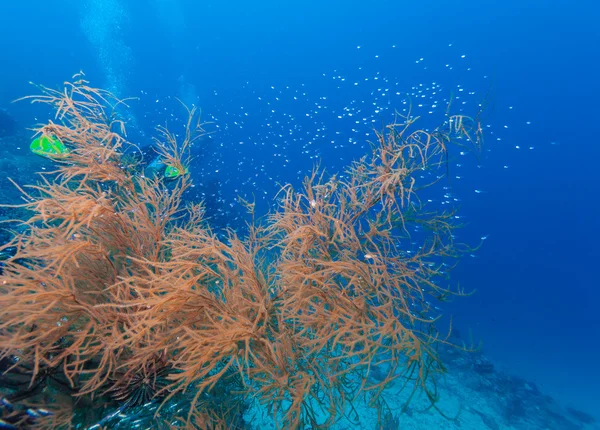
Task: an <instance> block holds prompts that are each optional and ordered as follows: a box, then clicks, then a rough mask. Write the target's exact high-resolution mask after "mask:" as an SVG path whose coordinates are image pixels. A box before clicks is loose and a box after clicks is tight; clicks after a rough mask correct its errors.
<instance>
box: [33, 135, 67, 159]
mask: <svg viewBox="0 0 600 430" xmlns="http://www.w3.org/2000/svg"><path fill="white" fill-rule="evenodd" d="M29 149H30V150H31V152H33V153H34V154H36V155H40V156H42V157H47V158H61V157H66V156H67V155H69V150H68V149H67V147H66V146H65V144H64V143H62V142H61V141H60V140H59V139H56V138H54V137H50V136H46V135H42V136H40V137H38V138H37V139H34V141H33V142H31V145H29Z"/></svg>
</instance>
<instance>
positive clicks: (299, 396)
mask: <svg viewBox="0 0 600 430" xmlns="http://www.w3.org/2000/svg"><path fill="white" fill-rule="evenodd" d="M42 91H43V95H42V96H39V97H34V98H32V100H33V101H34V102H39V103H47V104H49V105H50V106H52V107H53V108H54V109H55V111H56V119H55V121H51V122H50V123H49V124H46V125H43V126H41V127H40V128H39V132H40V133H41V134H43V135H47V136H51V137H52V138H54V139H58V140H60V141H62V142H63V143H64V144H65V145H67V146H68V148H69V154H68V156H67V157H63V158H61V159H58V160H57V163H59V167H58V170H57V172H54V173H53V174H50V175H44V177H43V180H42V182H41V183H40V184H38V185H36V186H34V187H31V188H32V189H33V190H32V191H27V193H26V194H25V196H26V198H27V199H28V202H27V203H26V204H25V205H24V206H25V207H26V208H28V209H29V210H31V211H32V216H31V218H30V219H29V220H27V221H26V225H27V227H28V228H27V230H26V232H25V233H22V234H18V235H16V237H15V238H14V240H13V241H12V242H11V243H9V244H7V245H5V246H4V248H6V247H15V248H16V253H15V255H14V257H12V258H11V259H10V260H8V261H7V262H6V265H5V269H4V273H3V274H2V275H1V276H0V307H1V308H2V310H3V311H2V315H1V317H0V351H1V353H2V356H3V357H5V359H10V360H13V362H14V363H19V364H18V365H14V366H12V367H11V368H12V370H10V369H9V370H8V371H7V373H6V374H5V375H4V376H3V378H8V379H10V378H11V375H12V373H11V371H12V372H13V373H14V371H17V370H19V369H20V370H19V375H20V377H22V375H21V373H22V369H29V373H30V374H29V378H30V381H31V385H32V386H36V384H37V383H38V381H39V380H40V378H46V377H47V375H48V371H47V370H48V369H52V374H51V375H53V378H54V380H55V381H59V382H60V384H62V385H65V386H68V387H69V390H71V391H72V392H73V393H74V395H75V396H76V398H79V399H80V400H78V401H76V402H75V403H74V404H70V405H68V408H70V410H72V411H73V412H72V413H74V414H75V415H74V416H76V417H78V419H80V420H83V418H81V417H82V415H81V414H79V415H78V412H77V408H78V407H80V406H81V405H84V404H88V403H86V402H88V401H86V399H90V398H92V397H93V398H94V399H95V400H94V401H95V402H96V404H99V402H100V403H102V402H104V403H103V404H104V406H105V407H106V409H109V408H110V407H115V408H116V407H119V408H120V409H119V410H120V411H121V410H123V408H124V407H126V406H133V405H139V404H141V403H144V402H146V401H152V400H156V399H160V401H162V406H161V408H159V409H158V411H157V412H156V415H157V417H163V415H162V414H166V413H167V412H166V411H165V410H166V409H167V408H166V407H165V405H166V404H168V402H170V401H174V400H175V399H177V398H178V397H182V396H188V397H187V398H188V402H187V413H186V419H185V421H186V422H187V425H190V426H197V427H203V426H207V425H209V424H210V425H213V426H219V425H220V426H227V425H231V423H232V422H233V421H235V420H236V419H238V417H233V415H235V414H239V412H240V410H241V409H240V407H239V404H238V406H236V408H235V412H234V413H232V412H231V411H232V409H228V408H227V407H223V408H222V409H219V411H220V413H219V414H217V416H215V413H214V410H215V408H214V405H215V400H214V398H213V399H212V400H211V401H210V402H208V401H207V400H206V399H207V397H206V396H210V395H213V394H214V393H216V392H219V390H221V391H223V390H224V388H223V387H226V386H227V384H229V383H233V382H232V381H235V386H236V387H237V388H238V391H237V392H238V394H242V395H245V396H250V395H251V396H255V397H256V398H258V399H259V400H260V401H261V402H263V403H264V404H265V405H267V406H268V407H269V408H270V410H271V412H272V416H273V420H274V422H275V423H276V424H277V425H278V426H280V427H283V428H297V427H302V426H303V425H308V426H313V427H314V426H315V425H322V426H328V425H331V424H333V423H334V422H336V420H337V419H339V418H340V417H341V416H342V414H343V413H344V411H345V410H346V408H347V407H348V405H349V403H351V402H352V401H355V400H356V399H357V398H358V397H359V396H361V395H363V394H365V393H369V395H370V399H371V402H372V404H373V405H375V404H378V400H377V399H378V397H379V396H380V395H381V393H382V392H383V391H384V389H385V388H386V387H388V386H389V385H390V384H391V383H392V382H393V381H394V380H396V379H398V378H403V379H404V380H405V385H408V384H410V385H412V387H413V389H414V390H417V389H423V390H425V391H426V392H427V393H428V394H429V395H430V398H431V399H432V401H433V400H435V394H434V393H433V392H432V391H431V388H430V386H429V385H428V384H426V382H427V381H428V380H430V379H431V378H432V377H433V376H434V374H435V373H437V372H441V371H442V370H443V366H442V364H441V363H440V361H439V359H438V357H437V355H436V346H437V345H439V344H440V343H444V342H447V339H446V338H443V337H441V336H440V335H439V333H438V332H437V330H436V328H435V318H434V317H433V316H432V315H433V314H432V312H431V311H432V309H431V308H430V304H429V300H430V299H431V298H436V297H437V298H445V297H448V296H449V295H456V294H457V295H461V294H463V292H462V291H451V290H449V289H448V288H447V287H445V286H443V285H444V284H443V283H440V282H438V281H439V279H440V278H441V277H442V276H445V273H444V270H443V268H444V267H445V264H446V260H448V259H455V258H456V257H458V256H459V255H460V253H461V250H460V247H459V246H458V245H457V244H455V243H454V242H453V236H452V232H453V229H454V227H455V226H454V225H453V214H452V213H438V212H435V211H430V210H428V209H427V208H426V207H425V206H424V205H423V204H421V202H420V201H419V193H420V192H421V190H422V189H423V188H427V187H428V186H430V185H431V184H432V183H434V182H435V180H436V178H437V176H436V175H437V174H439V175H443V173H440V172H438V171H440V170H443V166H444V165H445V162H446V160H447V152H448V150H449V146H450V145H451V144H452V142H453V141H455V140H456V139H462V141H463V142H470V143H474V144H476V145H478V144H479V143H480V140H481V134H480V131H481V129H480V128H479V126H478V123H477V122H476V121H473V120H470V119H468V118H466V117H462V116H453V117H450V116H449V117H448V118H447V121H446V122H445V123H444V124H443V125H442V126H441V127H439V128H438V129H436V130H434V131H431V132H426V131H423V130H417V131H415V130H414V129H413V128H414V126H413V123H414V122H415V121H416V118H413V117H411V116H408V117H405V118H402V120H401V121H398V122H396V123H394V124H391V125H389V126H388V127H386V128H385V129H384V130H383V131H382V132H381V133H379V134H377V141H376V142H373V144H372V153H371V154H370V155H369V156H365V157H364V158H363V159H361V160H360V161H358V162H356V163H354V164H352V165H351V166H350V167H349V168H348V170H347V172H346V174H345V175H344V176H339V177H336V176H333V177H331V178H330V179H325V175H324V174H323V172H321V171H317V170H315V171H314V173H313V174H312V176H310V177H308V178H307V179H306V180H305V183H304V187H303V189H302V190H300V191H296V190H294V189H293V188H292V187H291V186H286V187H284V188H283V189H282V192H281V193H280V195H279V196H278V202H279V209H278V210H277V211H276V212H274V213H273V214H271V215H270V216H269V217H267V218H266V219H263V220H262V221H260V222H256V223H254V224H252V225H250V226H249V233H248V234H247V236H245V237H240V236H239V235H238V234H236V232H234V231H230V232H229V235H228V238H227V239H226V240H223V239H221V238H219V236H217V235H216V234H215V233H214V232H213V231H212V230H211V229H210V227H209V226H208V224H207V222H206V220H205V219H204V217H203V210H202V208H201V206H189V207H187V208H186V207H184V205H183V202H182V194H183V192H184V191H185V190H186V188H187V187H188V186H189V184H190V182H189V179H188V177H187V175H185V174H182V175H179V177H178V179H177V180H176V181H175V183H171V184H170V186H166V185H165V184H164V183H163V181H164V179H163V178H158V177H155V178H144V177H143V176H142V175H139V174H137V170H136V169H137V167H136V166H135V165H128V164H127V163H126V162H125V160H126V158H125V155H124V154H125V153H126V152H127V150H128V147H131V144H130V143H128V142H127V140H126V136H125V134H124V127H125V124H124V123H123V122H121V121H118V120H116V119H115V117H114V116H113V114H112V112H113V111H114V108H115V107H116V106H117V105H119V104H121V103H122V102H121V101H119V100H116V99H115V98H114V97H113V96H111V95H110V94H109V93H107V92H105V91H102V90H98V89H95V88H92V87H90V86H89V85H88V83H87V82H86V81H85V80H84V79H83V77H82V76H80V75H78V76H76V78H75V81H74V82H73V83H67V84H66V85H65V89H64V91H55V90H50V89H47V88H43V87H42ZM195 114H196V112H195V111H194V110H191V111H189V117H190V118H189V121H188V122H187V126H186V132H185V133H183V139H182V140H178V139H177V137H176V135H175V134H174V133H171V132H169V130H168V129H166V128H161V129H160V130H159V131H160V135H161V136H162V138H163V139H164V141H159V142H161V143H160V144H159V145H158V148H160V154H161V155H162V157H163V158H164V159H165V160H166V161H168V162H171V164H173V165H174V166H175V167H176V168H177V169H178V171H180V172H186V171H187V166H186V162H187V161H188V160H189V155H188V153H187V152H186V151H187V150H188V149H189V147H190V145H191V143H192V142H194V141H195V140H196V139H197V138H198V137H199V136H200V135H201V134H202V133H204V130H203V128H202V127H201V126H199V125H198V124H199V123H198V122H197V119H196V117H195ZM424 171H430V172H432V174H431V175H430V176H425V177H423V176H422V174H423V172H424ZM427 177H430V178H433V179H430V180H427V179H425V178H427ZM24 193H25V191H24ZM249 206H250V207H251V205H249ZM415 226H418V227H419V228H420V231H421V233H420V234H419V235H418V237H411V234H412V231H413V229H414V227H415ZM415 241H416V242H419V243H418V245H414V243H413V242H415ZM375 367H377V368H378V369H379V371H380V373H381V369H385V370H384V371H383V374H382V375H381V377H380V378H378V381H377V382H373V381H372V380H371V379H369V378H368V375H369V373H370V372H371V371H372V369H374V368H375ZM46 385H47V386H46V387H45V388H44V390H43V391H42V392H36V393H33V394H32V398H31V400H32V401H40V400H42V399H44V400H45V401H46V402H47V403H48V406H47V407H48V408H49V409H52V408H54V410H56V411H59V410H62V409H64V408H65V407H66V406H65V405H63V404H61V403H60V402H52V401H51V400H49V398H51V396H50V395H49V392H50V390H61V389H62V388H61V387H60V386H57V384H56V383H55V384H54V386H52V384H51V383H49V384H46ZM17 389H18V387H15V390H17ZM17 391H18V390H17ZM225 391H227V390H225ZM223 392H224V391H223ZM17 394H18V393H17ZM22 394H23V393H22ZM222 401H223V402H226V399H222ZM78 402H79V403H78ZM115 402H121V403H120V404H119V403H117V404H115ZM209 406H210V408H209ZM61 408H62V409H61ZM210 409H212V412H211V410H210ZM103 413H104V412H103V410H99V411H98V413H97V414H96V415H95V416H93V417H90V416H86V417H85V421H87V424H88V425H89V424H91V423H93V422H94V419H96V420H98V419H99V417H100V416H102V414H103ZM61 416H64V413H63V414H62V415H61ZM111 417H112V416H111ZM163 418H164V417H163ZM165 419H166V418H165ZM102 422H103V423H104V422H106V417H105V418H104V419H103V420H102ZM55 424H56V423H55Z"/></svg>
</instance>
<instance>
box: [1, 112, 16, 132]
mask: <svg viewBox="0 0 600 430" xmlns="http://www.w3.org/2000/svg"><path fill="white" fill-rule="evenodd" d="M18 128H19V127H18V125H17V121H15V120H14V118H13V117H12V116H10V115H9V113H8V112H7V111H6V110H5V109H0V137H6V136H12V135H14V134H16V133H17V130H18Z"/></svg>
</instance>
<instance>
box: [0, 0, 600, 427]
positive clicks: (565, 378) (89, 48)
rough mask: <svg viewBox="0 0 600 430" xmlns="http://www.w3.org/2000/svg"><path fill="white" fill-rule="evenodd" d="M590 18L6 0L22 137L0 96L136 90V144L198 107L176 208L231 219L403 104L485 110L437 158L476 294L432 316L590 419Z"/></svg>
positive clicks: (309, 3)
mask: <svg viewBox="0 0 600 430" xmlns="http://www.w3.org/2000/svg"><path fill="white" fill-rule="evenodd" d="M598 22H600V3H598V2H592V1H588V2H586V1H577V2H574V1H569V2H568V1H541V0H535V1H526V0H525V1H524V0H519V1H517V0H504V1H481V0H478V1H475V0H456V1H452V2H447V1H441V0H428V1H414V2H401V1H397V0H396V1H381V0H372V1H360V2H358V1H349V0H346V1H333V0H330V1H323V0H321V1H313V0H304V1H301V2H299V1H287V2H282V1H276V0H260V1H255V2H247V1H239V0H232V1H227V2H225V1H221V2H218V1H194V0H151V1H144V2H142V1H141V0H79V1H70V0H64V1H60V2H52V1H50V2H49V1H27V2H8V1H5V2H2V4H1V5H0V40H2V47H1V52H0V64H1V65H2V69H1V71H0V77H1V78H2V79H1V80H0V108H5V109H6V110H7V111H8V112H9V113H10V114H11V115H12V116H13V117H14V118H16V120H17V121H18V123H19V124H20V125H21V126H23V127H25V126H32V125H34V124H35V123H36V121H37V120H42V119H43V118H37V116H36V115H38V114H39V112H38V111H37V110H36V109H35V108H33V107H31V106H30V105H28V104H27V103H17V104H11V101H12V100H14V99H16V98H18V97H22V96H24V95H27V94H30V93H32V92H34V90H35V89H34V88H33V87H31V86H29V84H28V82H29V81H33V82H35V83H39V84H44V85H47V86H52V87H58V86H59V85H60V84H61V83H62V82H63V81H64V80H66V79H69V78H70V77H71V76H72V75H73V74H74V73H76V72H78V71H79V70H83V71H84V72H85V73H86V75H87V77H88V78H89V79H90V80H91V81H92V83H94V84H96V85H100V86H103V87H105V88H108V89H110V90H111V91H113V92H115V93H116V94H117V95H118V96H120V97H129V96H133V97H139V98H140V100H138V101H132V102H131V103H130V104H131V108H132V115H133V117H132V119H131V124H134V127H132V130H131V136H134V137H135V139H137V141H139V142H140V144H141V145H144V144H149V138H148V137H147V136H149V135H151V133H152V130H153V127H155V126H156V125H158V124H164V123H165V121H169V122H170V123H173V124H175V126H176V125H177V124H178V122H179V121H181V119H182V118H183V112H182V111H181V109H180V107H179V106H178V103H177V102H176V101H175V99H174V97H179V98H180V99H182V100H183V101H184V102H186V103H188V104H190V103H195V104H196V105H198V106H200V107H202V109H203V112H204V118H205V119H206V120H207V121H212V122H213V124H211V125H209V126H207V127H208V128H209V129H210V130H212V131H214V133H213V134H212V135H211V138H210V139H207V140H205V141H204V144H203V145H204V146H203V147H201V148H196V149H195V153H194V155H195V156H196V157H197V158H196V161H195V164H194V165H193V169H194V172H193V176H194V180H195V181H196V183H197V191H195V194H194V193H193V195H191V196H190V198H193V199H195V198H205V199H208V200H209V201H211V202H212V203H211V205H210V207H211V208H212V210H214V214H213V215H214V216H215V218H218V222H220V223H221V224H222V225H228V224H229V225H232V226H236V225H237V224H236V223H239V222H240V220H241V218H240V216H241V215H240V214H241V212H242V211H241V209H240V206H239V204H238V203H237V201H236V196H237V195H242V196H252V194H254V195H255V197H256V199H257V201H258V203H259V207H260V209H261V210H262V211H266V210H267V209H268V208H269V206H270V202H271V201H272V196H273V195H274V193H275V192H276V191H277V189H278V185H277V184H278V183H279V184H282V183H286V182H293V183H295V184H298V183H299V180H300V179H301V178H302V176H303V175H304V174H306V173H307V172H308V171H309V170H310V168H311V167H312V166H313V165H314V164H315V163H316V162H317V161H321V165H322V166H323V167H326V168H327V169H328V171H331V172H336V171H338V170H340V169H342V168H343V167H344V166H345V165H346V164H347V163H348V162H350V161H351V160H353V159H356V158H358V157H359V156H360V155H361V154H362V153H364V150H365V149H366V148H367V146H366V140H367V139H368V138H369V135H367V133H371V134H370V136H371V137H372V136H373V134H372V127H373V126H379V125H381V124H382V122H383V121H389V120H391V118H392V113H393V110H394V109H398V110H401V109H403V108H405V106H406V105H403V104H402V101H403V100H404V101H405V100H406V99H407V94H411V99H412V101H413V104H414V105H415V106H416V105H418V104H419V103H420V102H421V101H422V103H423V104H424V106H423V107H421V108H417V107H416V109H417V112H418V113H419V114H421V115H422V116H423V122H424V123H423V124H424V126H434V125H435V124H436V122H435V118H436V114H437V115H440V114H442V113H443V109H444V108H445V104H446V103H445V101H447V100H448V99H449V98H450V96H451V94H454V95H455V96H458V99H457V100H455V102H454V106H455V107H456V108H457V109H464V112H465V113H467V114H468V113H471V114H473V113H476V112H477V109H478V103H479V102H482V101H484V100H486V101H487V103H488V105H487V107H486V109H485V111H484V116H483V118H484V124H485V125H486V132H487V134H486V143H485V145H484V148H483V153H482V156H481V159H480V160H479V161H477V160H476V159H474V157H469V156H465V157H464V160H463V159H462V158H461V157H458V158H454V159H453V160H452V166H451V169H452V172H451V173H452V176H453V179H452V194H453V197H455V198H458V199H460V201H461V202H460V204H461V215H462V216H464V219H465V222H466V223H467V226H466V227H465V228H464V229H463V230H462V231H461V232H460V238H461V239H465V240H466V241H469V242H470V243H478V241H479V240H480V238H481V237H486V239H485V240H484V241H483V246H482V247H481V248H480V249H479V250H478V251H476V252H475V253H474V254H473V256H466V257H465V258H464V259H463V260H462V262H461V264H460V265H459V267H458V268H457V269H456V271H455V272H454V274H453V276H454V278H453V279H454V280H455V281H457V282H460V284H461V286H463V287H465V288H466V289H469V290H471V289H476V290H477V292H476V294H475V295H473V296H472V297H469V298H467V299H464V300H458V301H456V302H455V303H453V304H452V305H451V306H450V307H448V308H447V309H445V310H447V311H448V312H450V313H452V314H454V315H455V320H456V324H457V326H458V327H459V329H460V330H461V331H462V332H465V333H466V332H467V331H468V330H472V331H473V334H474V337H475V339H481V340H482V341H483V348H484V351H485V354H486V355H487V356H488V357H489V359H490V360H492V361H493V362H494V363H495V365H496V366H497V367H498V368H501V369H504V370H506V371H507V372H510V373H513V374H516V375H519V376H521V377H523V378H524V379H527V380H529V381H533V382H535V383H536V384H537V385H538V386H539V387H540V389H542V390H544V391H545V392H548V393H549V394H551V395H553V396H554V397H555V398H557V399H558V400H559V401H561V402H563V403H565V404H569V405H572V406H574V407H577V408H578V409H581V410H584V411H586V412H588V413H590V414H592V415H595V416H596V417H598V418H599V419H600V406H599V405H600V366H598V363H600V333H599V330H600V317H599V311H598V304H599V303H600V288H599V287H600V283H599V282H598V268H599V267H600V265H599V263H598V261H597V260H598V259H599V258H600V252H599V251H598V243H600V233H599V230H598V223H597V220H598V219H600V197H599V196H600V194H599V192H598V186H600V169H599V167H598V160H600V145H599V141H598V134H597V128H598V114H599V113H600V109H599V107H598V103H599V101H600V84H599V82H598V78H599V76H600V55H599V54H600V51H599V48H598V47H599V46H600V28H599V27H598ZM434 83H435V84H434ZM355 84H356V85H355ZM397 92H398V93H400V94H399V95H396V93H397ZM433 92H436V94H432V93H433ZM486 94H487V96H486ZM421 95H424V96H425V97H424V98H422V99H421V98H420V96H421ZM435 101H438V103H437V105H436V107H435V108H433V107H431V106H432V105H433V104H435V103H434V102H435ZM463 102H465V104H462V103H463ZM345 109H346V110H345ZM376 111H377V112H376ZM429 111H432V112H433V113H431V114H429ZM348 113H352V114H353V115H352V116H349V115H347V114H348ZM338 116H341V118H338ZM437 118H439V116H438V117H437ZM372 121H375V122H372ZM487 126H489V127H487ZM352 129H355V131H352ZM24 148H26V145H24ZM458 165H460V166H458ZM2 173H3V174H4V172H2Z"/></svg>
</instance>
